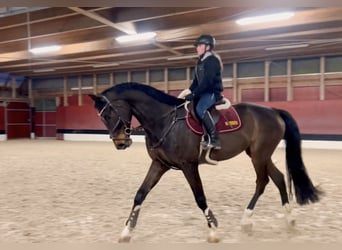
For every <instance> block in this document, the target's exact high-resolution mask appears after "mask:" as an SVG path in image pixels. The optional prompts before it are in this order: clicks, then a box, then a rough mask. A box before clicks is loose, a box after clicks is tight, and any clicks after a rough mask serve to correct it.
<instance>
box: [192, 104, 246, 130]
mask: <svg viewBox="0 0 342 250" xmlns="http://www.w3.org/2000/svg"><path fill="white" fill-rule="evenodd" d="M186 109H187V114H186V124H187V126H188V127H189V129H191V131H193V132H194V133H195V134H198V135H203V134H204V130H203V127H202V125H201V123H200V121H199V120H198V118H197V116H196V114H195V109H194V105H193V103H190V104H188V107H187V108H186ZM209 111H210V113H211V115H212V117H213V118H214V121H215V124H216V131H217V132H218V133H219V134H220V133H227V132H232V131H235V130H238V129H239V128H240V127H241V120H240V117H239V115H238V113H237V112H236V110H235V108H234V107H233V106H232V105H231V104H230V102H229V100H228V99H226V98H222V99H221V100H219V101H218V102H217V103H215V104H214V105H213V106H212V107H211V108H210V110H209Z"/></svg>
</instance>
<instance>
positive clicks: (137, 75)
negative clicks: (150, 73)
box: [131, 71, 146, 83]
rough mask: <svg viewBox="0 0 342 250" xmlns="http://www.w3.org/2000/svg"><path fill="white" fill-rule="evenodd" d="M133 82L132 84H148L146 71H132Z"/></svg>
mask: <svg viewBox="0 0 342 250" xmlns="http://www.w3.org/2000/svg"><path fill="white" fill-rule="evenodd" d="M131 80H132V82H139V83H143V82H145V83H146V71H132V72H131Z"/></svg>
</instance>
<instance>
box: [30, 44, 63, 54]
mask: <svg viewBox="0 0 342 250" xmlns="http://www.w3.org/2000/svg"><path fill="white" fill-rule="evenodd" d="M61 48H62V46H59V45H52V46H46V47H38V48H34V49H30V52H31V53H33V54H44V53H49V52H55V51H58V50H60V49H61Z"/></svg>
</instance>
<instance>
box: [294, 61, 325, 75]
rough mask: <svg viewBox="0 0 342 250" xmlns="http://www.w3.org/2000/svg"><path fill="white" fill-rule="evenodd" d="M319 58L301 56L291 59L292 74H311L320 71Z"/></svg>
mask: <svg viewBox="0 0 342 250" xmlns="http://www.w3.org/2000/svg"><path fill="white" fill-rule="evenodd" d="M319 68H320V60H319V58H318V57H315V58H301V59H293V60H292V74H293V75H296V74H312V73H319V72H320V69H319Z"/></svg>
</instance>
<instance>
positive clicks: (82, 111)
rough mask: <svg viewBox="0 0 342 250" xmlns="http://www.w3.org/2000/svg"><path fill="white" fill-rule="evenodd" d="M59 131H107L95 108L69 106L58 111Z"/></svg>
mask: <svg viewBox="0 0 342 250" xmlns="http://www.w3.org/2000/svg"><path fill="white" fill-rule="evenodd" d="M56 125H57V129H105V126H104V125H103V123H102V121H101V119H100V118H99V117H98V115H97V111H96V110H95V108H94V107H93V106H88V105H85V106H67V107H59V108H58V109H57V117H56Z"/></svg>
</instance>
